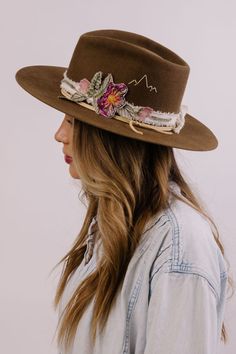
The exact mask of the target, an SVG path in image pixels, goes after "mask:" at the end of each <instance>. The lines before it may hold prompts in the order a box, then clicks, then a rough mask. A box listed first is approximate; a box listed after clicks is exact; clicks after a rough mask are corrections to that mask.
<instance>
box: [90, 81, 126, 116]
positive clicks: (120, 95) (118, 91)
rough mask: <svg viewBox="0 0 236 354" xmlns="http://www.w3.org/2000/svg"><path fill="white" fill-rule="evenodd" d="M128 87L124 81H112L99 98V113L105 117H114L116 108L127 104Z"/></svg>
mask: <svg viewBox="0 0 236 354" xmlns="http://www.w3.org/2000/svg"><path fill="white" fill-rule="evenodd" d="M127 91H128V87H127V86H126V85H125V84H124V83H120V84H114V83H113V82H110V83H109V85H108V86H107V89H106V91H105V92H104V94H103V95H102V96H101V97H100V98H98V99H97V106H98V108H99V113H100V114H102V115H103V116H105V117H109V118H111V117H113V116H114V115H115V113H116V110H117V109H118V108H120V107H122V106H123V105H124V104H125V98H124V96H125V94H126V93H127Z"/></svg>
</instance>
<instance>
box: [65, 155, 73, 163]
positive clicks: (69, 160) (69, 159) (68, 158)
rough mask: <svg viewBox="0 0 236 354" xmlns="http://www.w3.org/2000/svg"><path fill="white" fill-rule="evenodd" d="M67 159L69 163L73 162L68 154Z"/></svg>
mask: <svg viewBox="0 0 236 354" xmlns="http://www.w3.org/2000/svg"><path fill="white" fill-rule="evenodd" d="M65 161H66V162H67V163H71V162H72V157H70V156H68V155H65Z"/></svg>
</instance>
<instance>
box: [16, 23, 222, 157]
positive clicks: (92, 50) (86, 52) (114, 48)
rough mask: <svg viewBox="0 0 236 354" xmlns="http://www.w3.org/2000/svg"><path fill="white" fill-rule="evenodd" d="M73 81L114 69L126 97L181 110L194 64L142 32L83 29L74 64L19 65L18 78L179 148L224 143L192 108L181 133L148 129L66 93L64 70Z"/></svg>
mask: <svg viewBox="0 0 236 354" xmlns="http://www.w3.org/2000/svg"><path fill="white" fill-rule="evenodd" d="M66 70H67V75H68V77H69V78H70V79H71V80H73V81H76V82H78V81H80V80H82V79H84V78H86V79H88V80H89V81H90V80H91V78H92V77H93V75H94V74H95V73H96V72H98V71H102V72H103V74H104V75H105V76H106V75H107V74H109V73H111V74H112V76H113V80H114V82H115V83H125V84H126V85H127V86H128V92H127V94H126V96H125V99H126V101H128V102H130V103H132V104H134V105H137V106H144V107H151V108H153V109H154V110H159V111H163V112H169V113H178V112H179V111H180V106H181V103H182V98H183V95H184V92H185V89H186V84H187V80H188V77H189V72H190V67H189V65H188V64H187V63H186V62H185V61H184V60H183V59H182V58H181V57H179V56H178V55H177V54H175V53H174V52H173V51H171V50H170V49H168V48H166V47H164V46H163V45H161V44H159V43H157V42H155V41H153V40H152V39H149V38H147V37H144V36H142V35H140V34H137V33H132V32H127V31H122V30H115V29H104V30H95V31H90V32H86V33H84V34H82V35H81V36H80V37H79V39H78V42H77V44H76V46H75V49H74V52H73V54H72V57H71V60H70V63H69V66H68V67H61V66H51V65H32V66H26V67H23V68H21V69H19V70H18V71H17V72H16V74H15V78H16V81H17V82H18V84H19V85H20V86H21V87H22V88H23V89H24V90H26V91H27V92H28V93H30V94H31V95H32V96H34V97H35V98H37V99H38V100H40V101H42V102H44V103H46V104H47V105H49V106H51V107H53V108H55V109H57V110H59V111H61V112H63V113H66V114H69V115H71V116H73V117H74V118H76V119H79V120H81V121H83V122H86V123H88V124H91V125H94V126H96V127H99V128H101V129H105V130H107V131H110V132H112V133H116V134H120V135H123V136H126V137H129V138H132V139H139V140H143V141H147V142H151V143H155V144H161V145H165V146H172V147H175V148H180V149H185V150H193V151H208V150H213V149H215V148H216V147H217V146H218V141H217V138H216V136H215V135H214V133H213V132H212V131H211V130H210V129H209V128H208V127H207V126H206V125H204V124H203V123H201V122H200V121H199V120H198V119H196V118H194V117H193V116H191V115H190V114H188V113H187V114H186V116H185V124H184V126H183V128H182V129H181V131H180V132H179V134H177V133H173V134H172V135H167V134H163V133H160V132H156V131H153V130H150V129H145V128H142V127H138V130H139V131H142V132H143V135H141V134H137V133H135V132H134V131H132V129H130V127H129V125H128V124H127V123H124V122H121V121H118V120H116V119H112V118H106V117H104V116H102V115H100V114H97V113H96V112H94V111H91V110H90V109H88V108H86V107H83V106H82V105H80V104H77V103H75V102H72V101H69V100H66V99H61V98H59V97H58V96H61V92H60V83H61V80H62V79H63V73H64V72H65V71H66Z"/></svg>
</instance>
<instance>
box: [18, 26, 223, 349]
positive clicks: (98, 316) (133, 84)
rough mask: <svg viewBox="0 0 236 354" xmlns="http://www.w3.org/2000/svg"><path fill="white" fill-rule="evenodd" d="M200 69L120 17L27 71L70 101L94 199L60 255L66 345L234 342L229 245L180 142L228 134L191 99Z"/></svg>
mask: <svg viewBox="0 0 236 354" xmlns="http://www.w3.org/2000/svg"><path fill="white" fill-rule="evenodd" d="M62 74H63V78H62ZM188 75H189V66H188V64H187V63H186V62H185V61H184V60H183V59H182V58H180V57H179V56H178V55H177V54H175V53H173V52H172V51H170V50H169V49H167V48H165V47H164V46H162V45H160V44H159V43H157V42H154V41H153V40H151V39H149V38H146V37H144V36H141V35H138V34H136V33H131V32H126V31H120V30H108V29H106V30H97V31H91V32H87V33H84V34H83V35H82V36H81V37H80V38H79V41H78V43H77V45H76V47H75V50H74V52H73V56H72V59H71V62H70V65H69V67H68V68H67V69H66V68H61V67H52V66H31V67H25V68H22V69H20V70H19V71H18V72H17V74H16V79H17V81H18V83H19V84H20V85H21V86H22V87H23V88H24V89H25V90H26V91H28V92H29V93H31V94H32V95H33V96H35V97H36V98H38V99H40V100H41V101H42V102H45V103H46V104H49V105H50V106H52V107H54V108H56V109H58V110H60V111H62V112H64V113H65V116H64V119H63V121H62V123H61V125H60V127H59V128H58V130H57V132H56V133H55V139H56V140H57V141H58V142H60V143H62V144H63V153H64V154H65V161H66V162H67V163H68V164H69V172H70V174H71V176H72V177H73V178H75V179H80V181H81V185H82V190H83V195H84V196H85V197H86V201H87V203H88V205H87V213H86V216H85V220H84V222H83V225H82V228H81V230H80V233H79V235H78V237H77V238H76V240H75V241H74V244H73V246H72V248H71V249H70V250H69V251H68V252H67V254H66V255H65V256H64V257H63V258H62V260H61V261H60V262H59V264H60V263H63V270H62V274H61V278H60V281H59V284H58V289H57V292H56V296H55V306H56V307H57V306H59V322H58V327H59V328H58V329H59V330H58V347H59V351H60V353H61V354H68V353H71V354H75V353H83V354H91V353H97V354H98V353H99V354H103V353H104V354H106V353H110V352H112V353H114V354H116V353H117V354H118V353H119V354H121V353H130V354H131V353H132V354H138V353H139V354H141V353H142V354H143V353H144V354H151V353H152V354H153V353H159V354H170V353H171V354H177V353H178V354H179V353H181V354H187V353H188V354H189V353H192V354H193V353H196V354H213V353H217V350H218V345H219V341H220V339H221V340H223V341H224V342H226V331H225V326H224V322H223V317H224V308H225V302H226V290H227V281H229V280H230V278H229V276H228V269H227V266H226V259H225V258H224V248H223V245H222V243H221V242H220V240H219V234H218V231H217V228H216V226H215V224H214V222H213V221H212V220H211V219H210V217H209V216H207V214H206V212H204V210H203V208H202V206H201V205H200V203H199V201H197V199H196V197H195V196H194V194H193V192H192V191H191V189H190V187H189V185H188V183H187V182H186V180H185V178H184V177H183V175H182V174H181V172H180V169H179V168H178V165H177V163H176V160H175V155H174V150H173V148H174V147H175V148H180V149H187V150H193V151H209V150H213V149H215V148H216V147H217V144H218V142H217V139H216V137H215V135H214V134H213V132H212V131H211V130H210V129H209V128H208V127H206V126H205V125H203V124H202V123H201V122H200V121H199V120H197V119H196V118H194V117H192V116H191V115H190V114H188V113H187V107H186V106H183V105H181V101H182V97H183V93H184V90H185V86H186V82H187V79H188ZM113 76H114V77H113ZM59 89H60V90H59ZM213 226H214V228H213ZM229 283H230V281H229Z"/></svg>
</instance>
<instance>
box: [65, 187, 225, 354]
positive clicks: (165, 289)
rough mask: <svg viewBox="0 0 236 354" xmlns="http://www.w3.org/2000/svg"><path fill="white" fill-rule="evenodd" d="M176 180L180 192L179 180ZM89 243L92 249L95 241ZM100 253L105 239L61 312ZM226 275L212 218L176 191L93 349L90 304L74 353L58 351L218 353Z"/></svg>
mask: <svg viewBox="0 0 236 354" xmlns="http://www.w3.org/2000/svg"><path fill="white" fill-rule="evenodd" d="M171 186H172V188H173V189H174V190H175V192H177V193H180V190H179V187H178V186H177V185H176V184H175V183H174V182H171ZM95 221H96V218H94V219H93V220H92V223H91V225H90V229H89V233H88V240H90V241H91V239H92V235H93V233H91V230H92V228H91V227H92V225H93V223H94V222H95ZM87 245H88V246H87V251H86V253H87V255H88V248H89V247H91V245H92V243H91V242H87ZM90 251H91V250H90ZM101 254H102V245H101V243H100V240H98V242H97V241H96V243H95V245H94V249H93V252H92V256H90V259H89V260H88V261H87V263H86V261H85V258H84V260H83V261H82V263H81V264H80V266H79V267H78V268H77V270H76V271H75V273H74V274H73V276H72V278H71V280H70V282H69V283H68V285H67V288H66V290H65V292H64V294H63V297H62V300H61V303H60V307H59V315H60V313H61V311H62V310H63V308H64V306H65V305H66V303H67V301H68V300H69V299H70V297H71V295H72V292H73V291H74V290H75V288H76V287H77V286H78V284H79V283H80V282H81V281H82V280H83V279H84V278H85V277H86V276H87V275H88V274H89V273H90V272H92V271H93V270H94V269H95V267H96V264H97V260H98V257H101ZM227 277H228V275H227V266H226V262H225V259H224V258H223V255H222V253H221V251H220V249H219V247H218V245H217V244H216V242H215V240H214V238H213V234H212V231H211V228H210V225H209V223H208V222H207V220H206V219H205V218H204V217H203V216H202V215H201V214H199V213H198V212H197V211H196V210H194V209H193V208H192V207H191V206H189V205H187V204H186V203H184V202H182V201H180V200H177V199H176V198H174V197H173V196H172V195H171V196H170V207H168V208H167V209H166V210H164V211H163V212H161V213H160V214H159V215H158V216H156V217H155V218H154V219H153V220H152V221H150V222H149V223H148V225H146V227H145V230H144V232H143V235H142V238H141V242H140V244H139V246H138V247H137V249H136V250H135V253H134V255H133V257H132V259H131V261H130V263H129V266H128V269H127V272H126V275H125V279H124V282H123V285H122V288H121V291H120V293H119V296H118V297H117V300H116V302H115V305H114V307H113V308H112V310H111V312H110V315H109V317H108V321H107V324H106V326H105V330H104V333H103V335H100V336H98V337H97V339H96V343H95V346H94V348H92V346H91V340H90V337H89V326H90V320H91V315H92V308H93V302H91V304H90V305H89V307H88V308H87V311H86V312H85V313H84V315H83V317H82V319H81V321H80V323H79V326H78V328H77V332H76V337H75V342H74V346H73V349H72V351H70V353H68V352H65V351H64V350H63V348H59V354H111V353H112V354H218V350H219V342H220V335H221V326H222V321H223V316H224V308H225V302H226V286H227Z"/></svg>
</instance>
